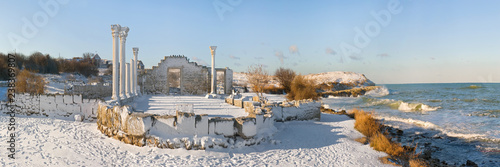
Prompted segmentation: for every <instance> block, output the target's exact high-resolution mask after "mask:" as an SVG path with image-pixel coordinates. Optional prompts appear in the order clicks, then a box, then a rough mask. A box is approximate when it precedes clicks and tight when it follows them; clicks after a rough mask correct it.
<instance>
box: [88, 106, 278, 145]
mask: <svg viewBox="0 0 500 167" xmlns="http://www.w3.org/2000/svg"><path fill="white" fill-rule="evenodd" d="M97 113H98V116H97V125H98V129H99V130H100V131H101V132H102V133H104V134H106V135H107V136H109V137H113V138H115V139H117V140H120V141H123V142H125V143H127V144H132V145H136V146H144V145H149V146H154V147H159V148H181V147H183V148H186V149H204V148H206V147H212V146H213V145H214V144H215V145H217V143H198V144H196V142H195V143H191V144H187V142H189V141H174V140H170V138H171V137H172V136H186V135H188V136H198V137H202V136H207V135H220V136H224V137H235V136H239V137H241V138H243V139H251V138H253V137H254V136H256V135H257V132H258V131H259V130H265V129H269V128H274V124H273V122H274V120H273V119H272V118H271V117H270V116H265V115H258V116H254V117H239V118H220V117H215V118H209V117H208V116H207V115H195V114H194V113H186V112H179V111H177V112H176V115H152V114H144V113H139V112H134V111H132V109H131V108H130V107H128V106H123V107H119V106H107V105H103V104H100V106H99V108H98V112H97ZM222 143H223V142H222Z"/></svg>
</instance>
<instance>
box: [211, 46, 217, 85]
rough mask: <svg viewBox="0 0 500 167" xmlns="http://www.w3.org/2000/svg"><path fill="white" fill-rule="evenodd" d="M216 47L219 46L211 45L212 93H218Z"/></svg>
mask: <svg viewBox="0 0 500 167" xmlns="http://www.w3.org/2000/svg"><path fill="white" fill-rule="evenodd" d="M215 49H217V46H210V53H211V54H212V87H211V89H210V90H211V91H210V94H217V72H216V71H215Z"/></svg>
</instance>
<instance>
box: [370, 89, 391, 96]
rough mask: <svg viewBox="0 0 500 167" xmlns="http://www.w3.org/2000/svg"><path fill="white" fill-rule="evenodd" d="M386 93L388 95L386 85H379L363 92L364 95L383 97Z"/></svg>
mask: <svg viewBox="0 0 500 167" xmlns="http://www.w3.org/2000/svg"><path fill="white" fill-rule="evenodd" d="M387 95H389V89H387V88H386V87H380V88H377V89H373V90H370V91H368V92H366V93H365V96H371V97H383V96H387Z"/></svg>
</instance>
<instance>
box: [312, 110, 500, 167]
mask: <svg viewBox="0 0 500 167" xmlns="http://www.w3.org/2000/svg"><path fill="white" fill-rule="evenodd" d="M320 109H321V112H323V113H328V114H338V115H348V116H349V117H351V118H353V117H352V116H351V115H350V114H348V112H347V111H345V110H341V111H335V110H333V109H329V108H325V107H323V106H322V107H321V108H320ZM381 122H382V123H383V120H382V121H381ZM381 131H382V132H384V134H385V135H387V136H388V137H390V138H391V140H392V141H395V142H398V143H401V144H402V145H404V146H405V147H416V149H415V150H416V151H415V152H416V153H417V155H418V156H419V157H420V158H422V159H424V160H425V161H427V162H428V164H429V166H437V167H448V166H468V167H469V166H470V167H474V166H488V162H483V163H480V164H479V165H478V164H476V162H474V161H473V160H470V159H461V160H457V161H455V162H448V161H446V160H445V159H444V158H443V157H441V156H438V155H436V154H435V153H436V152H437V151H443V149H445V148H443V146H444V145H446V144H448V145H450V144H456V143H460V142H464V141H461V140H462V139H459V138H455V137H442V136H438V135H436V134H435V133H416V132H410V131H403V130H401V129H398V128H395V127H391V126H387V125H382V128H381ZM436 133H437V132H436ZM459 161H460V162H459ZM462 161H463V162H462ZM489 163H493V162H489Z"/></svg>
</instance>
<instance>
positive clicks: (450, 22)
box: [0, 0, 500, 83]
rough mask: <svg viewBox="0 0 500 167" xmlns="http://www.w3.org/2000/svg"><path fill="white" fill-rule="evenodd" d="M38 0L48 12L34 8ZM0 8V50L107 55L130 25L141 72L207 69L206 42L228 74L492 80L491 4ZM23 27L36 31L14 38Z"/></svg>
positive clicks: (23, 4) (497, 69) (496, 26)
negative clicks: (116, 35) (114, 29)
mask: <svg viewBox="0 0 500 167" xmlns="http://www.w3.org/2000/svg"><path fill="white" fill-rule="evenodd" d="M39 2H42V3H45V2H48V3H52V4H57V5H56V6H57V7H56V8H54V6H50V7H49V10H44V5H40V3H39ZM398 3H399V4H398ZM214 4H215V5H214ZM0 6H2V7H3V8H2V10H1V11H0V20H1V23H2V26H1V29H0V38H1V39H2V40H0V52H3V53H6V52H13V51H14V50H16V51H17V52H21V53H24V54H30V53H32V52H35V51H40V52H42V53H48V54H50V55H52V56H54V57H59V56H61V57H66V58H69V57H75V56H81V55H82V53H85V52H97V53H98V54H99V55H101V57H102V58H104V59H112V57H111V54H112V37H111V29H110V25H111V24H120V25H122V26H128V27H129V28H130V32H129V34H128V37H127V44H126V51H127V60H129V59H130V58H131V57H132V47H139V59H140V60H142V61H143V62H144V63H145V65H146V67H147V68H151V66H153V65H157V63H158V62H160V60H161V59H162V58H163V57H164V56H168V55H178V54H182V55H185V56H187V57H189V58H190V59H191V60H194V61H197V62H199V63H200V64H203V63H209V62H210V50H209V48H208V47H209V46H210V45H216V46H218V48H217V54H216V66H217V67H230V68H232V69H234V70H235V71H246V69H247V68H248V66H250V65H255V64H263V65H264V66H265V67H266V69H267V70H268V71H269V72H270V73H273V72H274V70H275V69H276V68H278V67H287V68H292V69H294V70H295V71H297V72H299V73H301V74H309V73H319V72H327V71H353V72H359V73H363V74H365V75H366V76H367V77H368V78H370V79H371V80H373V81H374V82H375V83H434V82H500V45H499V44H500V10H498V7H499V6H500V1H460V0H458V1H430V0H429V1H389V0H381V1H336V0H328V1H327V0H325V1H294V0H274V1H264V0H253V1H250V0H206V1H181V0H178V1H147V2H146V1H129V0H125V1H98V0H78V1H77V0H60V1H57V0H41V1H28V0H20V1H7V0H3V1H0ZM218 11H219V12H218ZM373 13H379V14H380V13H385V14H388V15H390V19H389V18H388V17H386V16H387V15H379V16H383V17H375V16H374V15H373ZM377 18H381V20H382V21H379V20H380V19H377ZM27 25H33V27H35V29H36V31H34V32H33V31H29V32H28V31H26V32H28V33H26V32H25V33H23V29H24V28H25V27H26V26H27ZM363 37H364V38H363ZM13 39H14V40H13ZM362 39H366V40H362ZM206 65H209V64H206Z"/></svg>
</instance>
